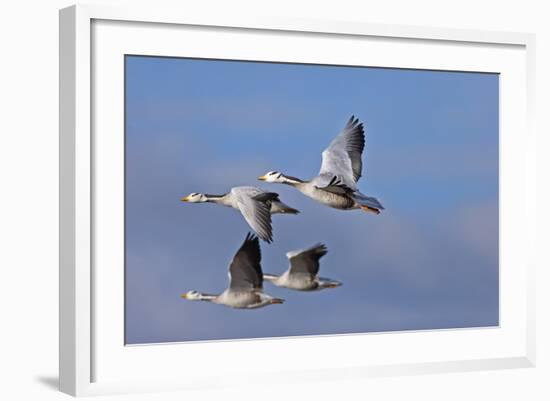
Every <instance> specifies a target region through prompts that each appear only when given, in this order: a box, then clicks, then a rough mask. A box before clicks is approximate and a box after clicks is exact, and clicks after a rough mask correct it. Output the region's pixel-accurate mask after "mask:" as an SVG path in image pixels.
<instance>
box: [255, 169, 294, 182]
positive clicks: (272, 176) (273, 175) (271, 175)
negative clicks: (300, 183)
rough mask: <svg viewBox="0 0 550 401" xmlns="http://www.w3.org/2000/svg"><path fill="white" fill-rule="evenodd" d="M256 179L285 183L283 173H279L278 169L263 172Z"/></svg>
mask: <svg viewBox="0 0 550 401" xmlns="http://www.w3.org/2000/svg"><path fill="white" fill-rule="evenodd" d="M258 180H260V181H265V182H272V183H273V182H274V183H280V184H283V183H285V182H286V181H287V180H286V177H285V176H284V175H283V173H280V172H278V171H270V172H268V173H265V174H264V175H262V176H261V177H258Z"/></svg>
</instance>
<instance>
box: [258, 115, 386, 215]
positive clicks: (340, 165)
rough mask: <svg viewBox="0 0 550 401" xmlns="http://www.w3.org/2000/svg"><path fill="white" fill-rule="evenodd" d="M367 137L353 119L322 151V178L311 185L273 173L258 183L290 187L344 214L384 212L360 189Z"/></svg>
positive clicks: (320, 173)
mask: <svg viewBox="0 0 550 401" xmlns="http://www.w3.org/2000/svg"><path fill="white" fill-rule="evenodd" d="M364 147H365V133H364V129H363V124H362V123H359V119H356V118H355V117H354V116H351V118H350V119H349V121H348V123H347V124H346V126H345V127H344V129H343V130H342V131H341V132H340V133H339V134H338V136H336V138H334V140H333V141H332V142H331V143H330V145H329V146H328V148H326V149H325V150H324V151H323V161H322V163H321V170H320V171H319V175H318V176H317V177H315V178H313V179H311V180H310V181H304V180H301V179H299V178H295V177H291V176H288V175H285V174H282V173H280V172H278V171H270V172H268V173H266V174H264V175H263V176H261V177H258V179H259V180H262V181H266V182H273V183H280V184H287V185H291V186H293V187H294V188H296V189H297V190H298V191H300V192H302V193H303V194H304V195H306V196H309V197H310V198H312V199H315V200H316V201H318V202H320V203H322V204H324V205H327V206H330V207H333V208H336V209H341V210H350V209H361V210H364V211H366V212H373V213H376V214H379V213H380V210H382V209H384V207H383V206H382V204H381V203H380V202H379V201H378V199H376V198H373V197H370V196H366V195H364V194H362V193H361V192H360V191H359V189H358V188H357V181H359V178H361V170H362V167H363V162H362V160H361V154H362V153H363V149H364Z"/></svg>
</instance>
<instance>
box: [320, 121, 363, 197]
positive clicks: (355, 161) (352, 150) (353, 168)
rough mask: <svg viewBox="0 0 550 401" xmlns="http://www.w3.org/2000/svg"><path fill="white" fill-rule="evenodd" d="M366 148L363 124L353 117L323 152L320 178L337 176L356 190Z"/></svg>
mask: <svg viewBox="0 0 550 401" xmlns="http://www.w3.org/2000/svg"><path fill="white" fill-rule="evenodd" d="M364 148H365V131H364V129H363V123H360V122H359V119H358V118H355V117H354V116H351V118H350V119H349V121H348V122H347V124H346V126H345V127H344V129H343V130H342V131H341V132H340V133H339V134H338V136H337V137H336V138H334V139H333V140H332V142H331V143H330V145H329V146H328V148H326V149H325V150H324V151H323V162H322V163H321V170H320V171H319V176H326V177H331V178H332V177H335V176H336V177H338V179H339V180H340V181H342V182H343V184H344V185H345V186H347V187H349V188H351V189H352V190H355V188H356V185H355V184H356V183H357V181H358V180H359V178H361V172H362V169H363V162H362V160H361V155H362V153H363V149H364ZM331 178H330V179H331Z"/></svg>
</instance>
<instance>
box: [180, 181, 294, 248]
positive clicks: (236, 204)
mask: <svg viewBox="0 0 550 401" xmlns="http://www.w3.org/2000/svg"><path fill="white" fill-rule="evenodd" d="M181 201H183V202H191V203H202V202H213V203H217V204H219V205H224V206H229V207H232V208H234V209H237V210H239V211H240V212H241V213H242V215H243V217H244V219H245V220H246V222H247V223H248V225H249V226H250V227H251V228H252V229H253V230H254V231H255V232H256V234H258V236H259V237H260V238H261V239H263V240H264V241H266V242H267V243H270V242H271V241H273V230H272V228H271V215H272V214H276V213H282V214H298V213H299V211H298V210H296V209H293V208H291V207H290V206H288V205H285V204H284V203H283V202H281V200H280V199H279V195H278V194H276V193H275V192H266V191H264V190H262V189H260V188H256V187H234V188H231V191H229V192H228V193H226V194H223V195H209V194H201V193H196V192H193V193H191V194H189V195H187V196H185V197H183V198H181Z"/></svg>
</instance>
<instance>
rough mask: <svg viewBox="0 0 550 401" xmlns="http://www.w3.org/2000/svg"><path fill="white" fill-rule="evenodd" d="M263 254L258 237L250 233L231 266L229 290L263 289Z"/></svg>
mask: <svg viewBox="0 0 550 401" xmlns="http://www.w3.org/2000/svg"><path fill="white" fill-rule="evenodd" d="M261 260H262V253H261V251H260V242H259V241H258V237H256V236H255V235H253V234H250V233H248V234H247V236H246V238H245V240H244V242H243V244H242V246H241V247H240V249H239V250H238V251H237V253H236V254H235V256H234V257H233V260H232V261H231V264H230V265H229V288H230V289H232V290H241V291H242V290H246V291H254V290H257V289H261V288H262V283H263V275H262V267H261V264H260V263H261Z"/></svg>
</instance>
